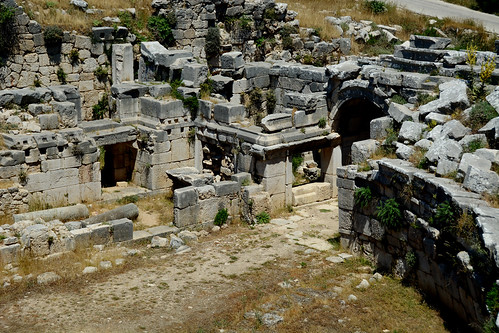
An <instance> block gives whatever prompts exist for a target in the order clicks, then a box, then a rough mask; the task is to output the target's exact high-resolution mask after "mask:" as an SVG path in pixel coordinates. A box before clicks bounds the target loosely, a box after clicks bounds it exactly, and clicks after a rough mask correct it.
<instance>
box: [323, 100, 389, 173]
mask: <svg viewBox="0 0 499 333" xmlns="http://www.w3.org/2000/svg"><path fill="white" fill-rule="evenodd" d="M385 115H386V114H385V112H384V111H383V109H382V108H381V107H380V106H378V105H377V104H376V103H374V102H372V101H370V100H368V99H366V98H363V97H360V98H352V99H349V100H347V101H344V102H342V103H341V104H340V105H339V106H338V109H337V112H336V114H335V117H334V119H333V129H334V130H335V131H336V132H337V133H339V134H340V135H341V160H342V161H341V162H342V165H348V164H350V163H351V156H350V152H351V147H352V143H354V142H356V141H362V140H366V139H369V138H370V133H369V132H370V130H369V129H370V123H371V120H373V119H376V118H379V117H383V116H385Z"/></svg>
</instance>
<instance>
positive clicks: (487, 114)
mask: <svg viewBox="0 0 499 333" xmlns="http://www.w3.org/2000/svg"><path fill="white" fill-rule="evenodd" d="M497 116H498V114H497V111H496V110H495V109H494V107H493V106H492V105H490V103H489V102H487V101H479V102H477V103H476V104H475V105H474V106H473V107H472V108H471V111H470V114H469V118H468V120H467V121H466V125H467V126H469V127H471V129H472V130H473V131H478V130H479V129H480V128H482V127H483V126H485V124H487V123H488V122H489V121H490V120H491V119H493V118H495V117H497Z"/></svg>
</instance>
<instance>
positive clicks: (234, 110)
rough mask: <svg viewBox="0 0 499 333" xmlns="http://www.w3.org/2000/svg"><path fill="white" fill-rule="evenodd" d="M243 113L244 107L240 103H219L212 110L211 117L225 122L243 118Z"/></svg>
mask: <svg viewBox="0 0 499 333" xmlns="http://www.w3.org/2000/svg"><path fill="white" fill-rule="evenodd" d="M244 114H245V108H244V105H241V104H231V103H220V104H216V105H215V108H214V110H213V118H214V119H215V120H216V121H220V122H222V123H226V124H230V123H233V122H235V121H241V120H243V118H244Z"/></svg>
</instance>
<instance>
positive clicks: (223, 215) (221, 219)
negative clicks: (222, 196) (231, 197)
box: [213, 208, 229, 227]
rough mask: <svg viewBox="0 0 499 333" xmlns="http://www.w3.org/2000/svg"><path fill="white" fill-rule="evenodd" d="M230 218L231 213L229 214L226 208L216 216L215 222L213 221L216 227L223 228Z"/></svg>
mask: <svg viewBox="0 0 499 333" xmlns="http://www.w3.org/2000/svg"><path fill="white" fill-rule="evenodd" d="M228 218H229V213H228V212H227V209H226V208H223V209H220V210H219V211H218V213H217V215H216V216H215V220H214V221H213V224H214V225H217V226H219V227H220V226H221V225H223V224H225V223H226V222H227V219H228Z"/></svg>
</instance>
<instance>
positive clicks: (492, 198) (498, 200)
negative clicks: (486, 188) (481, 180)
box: [483, 192, 499, 208]
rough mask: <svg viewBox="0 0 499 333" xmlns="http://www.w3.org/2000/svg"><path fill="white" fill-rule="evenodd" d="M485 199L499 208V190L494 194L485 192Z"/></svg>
mask: <svg viewBox="0 0 499 333" xmlns="http://www.w3.org/2000/svg"><path fill="white" fill-rule="evenodd" d="M483 199H484V200H485V201H487V202H488V203H489V205H491V206H492V207H494V208H499V192H497V193H494V194H489V193H485V194H484V195H483Z"/></svg>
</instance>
